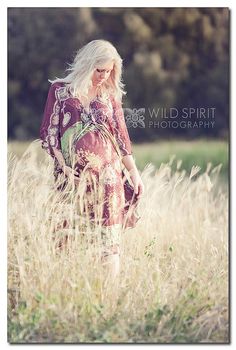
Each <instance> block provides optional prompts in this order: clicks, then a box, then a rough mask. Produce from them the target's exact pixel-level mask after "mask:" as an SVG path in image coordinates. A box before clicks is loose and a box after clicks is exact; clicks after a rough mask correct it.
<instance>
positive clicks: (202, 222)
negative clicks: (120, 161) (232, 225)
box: [8, 142, 229, 343]
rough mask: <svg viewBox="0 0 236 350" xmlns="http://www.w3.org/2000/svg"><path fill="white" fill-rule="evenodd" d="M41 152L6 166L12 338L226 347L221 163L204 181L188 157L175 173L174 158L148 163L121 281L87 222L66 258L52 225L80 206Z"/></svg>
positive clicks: (35, 147) (126, 240)
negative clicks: (61, 190)
mask: <svg viewBox="0 0 236 350" xmlns="http://www.w3.org/2000/svg"><path fill="white" fill-rule="evenodd" d="M39 148H40V146H39V144H38V143H37V142H34V143H32V144H31V145H30V147H29V148H28V149H27V151H26V152H25V153H24V155H23V156H22V157H21V158H20V159H17V158H16V157H14V156H13V155H12V154H11V155H10V157H9V163H8V164H9V175H8V180H9V188H8V215H9V219H8V220H9V221H8V222H9V223H8V229H9V233H8V295H9V307H8V308H9V309H8V339H9V341H10V342H12V343H14V342H26V343H27V342H84V343H88V342H90V343H94V342H111V343H116V342H121V343H139V342H140V343H141V342H148V343H186V342H188V343H192V342H193V343H198V342H206V343H208V342H209V343H212V342H220V343H224V342H228V340H229V338H228V194H227V192H225V190H223V189H222V188H221V187H219V186H218V184H217V179H218V175H219V172H220V165H219V166H218V167H216V168H214V169H211V166H210V164H209V166H208V168H207V169H206V171H205V173H204V174H202V175H199V174H198V171H199V169H198V167H197V166H195V167H193V168H192V172H191V175H190V176H187V175H186V172H185V170H182V169H181V161H179V162H178V163H177V168H176V169H174V168H173V165H172V163H173V158H172V159H170V161H169V163H167V164H162V165H161V166H160V167H159V169H156V168H155V167H154V166H153V165H152V164H149V165H147V166H146V167H145V169H144V170H143V172H142V179H143V182H144V185H145V194H144V196H143V198H142V201H141V203H140V207H139V212H140V214H141V219H140V221H139V223H138V225H137V226H136V228H134V229H131V230H127V231H126V232H124V233H123V235H122V238H121V271H120V275H119V280H118V283H117V284H114V283H112V282H111V281H110V279H109V276H107V274H106V271H105V270H104V269H103V267H102V266H101V264H100V263H99V260H95V262H94V260H93V258H92V252H91V250H92V248H91V250H90V249H89V248H88V247H89V246H87V245H86V244H85V242H84V241H83V240H81V239H80V234H79V232H80V229H79V226H77V225H75V226H74V229H72V230H71V231H70V234H71V236H70V237H73V239H72V240H71V241H70V242H71V243H70V244H69V245H68V246H67V249H64V250H61V251H59V252H58V249H57V248H56V246H55V239H53V234H52V233H53V227H54V224H55V223H56V222H60V220H61V219H62V218H63V215H64V216H65V217H68V215H71V217H72V218H73V215H74V210H75V208H74V206H73V205H72V202H71V204H69V205H68V200H67V201H65V202H63V201H62V199H61V198H58V194H57V193H56V192H55V191H52V185H53V179H52V176H50V174H51V171H52V165H51V163H50V162H49V161H48V158H47V157H45V158H44V159H43V160H41V158H40V157H38V154H39ZM39 159H40V160H39ZM58 199H59V200H58ZM59 202H60V205H59ZM67 232H68V231H67ZM63 233H65V232H63V230H60V232H59V231H58V235H63ZM91 247H92V245H91ZM93 253H94V251H93Z"/></svg>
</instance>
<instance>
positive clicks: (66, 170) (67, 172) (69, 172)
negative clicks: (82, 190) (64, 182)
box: [52, 147, 79, 183]
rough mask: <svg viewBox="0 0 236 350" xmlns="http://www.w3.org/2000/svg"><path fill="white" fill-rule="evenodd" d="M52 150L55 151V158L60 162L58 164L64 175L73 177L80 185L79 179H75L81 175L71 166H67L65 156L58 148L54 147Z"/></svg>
mask: <svg viewBox="0 0 236 350" xmlns="http://www.w3.org/2000/svg"><path fill="white" fill-rule="evenodd" d="M52 150H53V152H54V154H55V157H56V158H57V160H58V163H59V165H60V167H61V169H62V170H63V173H64V174H65V175H66V176H68V177H71V176H73V180H74V181H75V182H76V183H78V181H79V180H78V178H77V177H75V176H74V175H79V173H78V172H77V171H76V170H74V169H72V168H70V167H69V166H67V165H66V163H65V159H64V157H63V154H62V153H61V151H59V150H58V149H57V148H55V147H52Z"/></svg>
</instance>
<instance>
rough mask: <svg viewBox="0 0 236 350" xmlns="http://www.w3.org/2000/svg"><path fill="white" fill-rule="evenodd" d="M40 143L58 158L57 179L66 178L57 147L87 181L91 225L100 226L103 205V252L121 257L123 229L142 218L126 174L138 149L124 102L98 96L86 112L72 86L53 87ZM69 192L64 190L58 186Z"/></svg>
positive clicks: (48, 100)
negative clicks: (96, 193)
mask: <svg viewBox="0 0 236 350" xmlns="http://www.w3.org/2000/svg"><path fill="white" fill-rule="evenodd" d="M40 139H41V140H42V148H43V149H44V150H46V151H47V153H48V154H50V156H51V157H52V158H53V159H54V176H55V179H57V178H58V175H59V174H62V169H61V168H60V166H59V164H58V161H57V159H56V157H55V155H54V152H53V149H52V148H53V147H55V148H56V149H57V150H59V151H60V152H61V153H62V155H63V157H64V159H65V163H66V165H67V166H69V167H72V168H73V169H75V170H76V171H77V172H78V173H79V175H78V177H79V178H81V179H82V178H83V177H84V178H86V184H87V185H86V190H85V195H84V198H91V201H87V202H86V203H87V207H86V210H85V211H84V212H86V213H89V217H90V221H91V222H94V223H95V225H96V223H97V216H96V209H97V207H98V206H99V208H100V224H101V226H102V228H103V229H102V232H103V234H102V239H103V242H104V248H103V249H104V251H103V253H104V255H109V254H112V253H119V244H120V235H121V232H122V230H124V229H126V228H131V227H134V226H135V224H136V223H137V221H138V220H139V218H140V217H139V214H138V212H137V205H138V198H137V195H136V194H135V193H134V189H133V187H132V185H131V184H130V183H129V181H128V180H127V178H126V176H125V172H124V171H123V164H122V157H124V156H125V155H128V154H132V149H131V141H130V138H129V134H128V131H127V127H126V124H125V120H124V113H123V109H122V107H121V103H120V102H118V101H116V100H115V99H114V98H113V97H112V96H109V97H107V98H106V99H102V98H101V97H98V96H97V97H96V98H94V99H93V100H92V101H91V102H90V105H89V110H86V109H85V108H84V106H83V105H82V103H81V102H80V100H79V99H78V98H75V97H73V96H72V94H71V93H70V91H69V89H68V87H67V84H65V83H53V84H52V85H51V86H50V89H49V92H48V97H47V101H46V105H45V109H44V116H43V120H42V124H41V128H40ZM85 175H86V176H85ZM64 178H65V183H66V179H67V178H66V177H64ZM88 179H90V181H88ZM98 185H99V186H98ZM97 188H100V189H102V191H100V197H99V202H100V203H97V200H95V199H94V198H95V197H96V196H94V191H95V190H96V189H97ZM63 189H64V187H63V186H60V187H59V188H58V190H61V191H63ZM97 198H98V197H97ZM114 247H115V248H116V249H114Z"/></svg>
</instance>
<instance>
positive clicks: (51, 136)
mask: <svg viewBox="0 0 236 350" xmlns="http://www.w3.org/2000/svg"><path fill="white" fill-rule="evenodd" d="M59 125H60V101H59V98H58V96H57V85H56V84H52V85H51V86H50V88H49V91H48V96H47V101H46V104H45V108H44V114H43V119H42V123H41V127H40V139H41V141H42V148H43V149H44V150H46V152H47V153H48V154H50V155H51V156H52V157H53V158H55V155H54V152H53V149H52V147H55V148H56V149H58V150H61V142H60V129H59Z"/></svg>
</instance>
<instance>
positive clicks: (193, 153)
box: [8, 139, 229, 182]
mask: <svg viewBox="0 0 236 350" xmlns="http://www.w3.org/2000/svg"><path fill="white" fill-rule="evenodd" d="M30 142H31V141H29V142H19V141H11V142H9V145H8V150H9V151H10V152H13V153H14V154H16V155H17V156H21V155H22V154H23V152H24V151H25V150H26V149H27V147H28V146H29V144H30ZM133 155H134V157H135V160H136V164H137V166H138V168H139V169H140V170H143V169H144V167H145V165H146V164H147V163H152V164H154V165H155V166H156V167H159V166H160V165H161V163H168V162H169V160H170V158H171V157H172V156H175V158H174V160H173V167H175V166H177V161H178V160H182V164H181V169H185V170H186V171H187V172H189V173H190V171H191V168H192V166H193V165H198V166H200V167H201V171H200V172H199V174H201V173H203V172H204V171H205V170H206V167H207V164H208V163H212V167H213V168H214V167H215V166H217V165H219V164H222V168H221V173H220V174H221V180H222V181H224V182H227V177H228V166H229V165H228V164H229V163H228V143H227V142H226V141H221V140H220V141H219V140H207V139H199V140H194V141H185V140H173V141H159V142H154V143H142V144H135V143H133Z"/></svg>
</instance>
